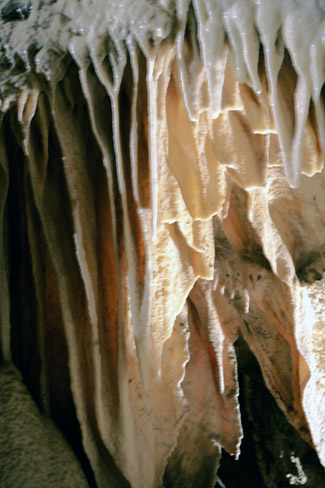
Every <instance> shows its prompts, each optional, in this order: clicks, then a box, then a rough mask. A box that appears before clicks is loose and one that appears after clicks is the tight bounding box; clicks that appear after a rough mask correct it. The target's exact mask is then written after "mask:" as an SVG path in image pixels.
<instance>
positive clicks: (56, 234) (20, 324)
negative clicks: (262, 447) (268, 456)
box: [0, 0, 325, 488]
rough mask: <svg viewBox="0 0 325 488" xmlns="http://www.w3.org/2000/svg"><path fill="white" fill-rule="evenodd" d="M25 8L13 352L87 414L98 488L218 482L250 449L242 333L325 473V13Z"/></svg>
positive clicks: (3, 80)
mask: <svg viewBox="0 0 325 488" xmlns="http://www.w3.org/2000/svg"><path fill="white" fill-rule="evenodd" d="M17 8H18V7H17ZM17 8H16V7H12V6H11V7H10V5H9V4H8V5H7V6H6V7H5V8H4V9H3V10H2V11H1V12H2V13H1V16H2V17H1V20H0V26H1V32H3V35H2V37H1V40H0V48H1V52H2V54H3V63H2V64H1V65H0V75H1V76H0V102H1V129H0V269H1V276H2V279H1V283H0V300H1V310H0V320H1V335H0V338H1V341H0V344H1V359H4V360H6V361H10V360H11V359H13V361H14V362H15V364H17V366H18V367H19V368H20V370H21V371H22V372H23V374H24V381H25V383H26V384H27V385H28V387H29V389H30V391H31V393H32V395H33V397H34V399H35V400H36V402H37V403H38V405H39V407H40V408H41V409H44V410H45V411H47V412H50V413H51V414H52V415H53V417H54V418H56V419H61V420H60V421H62V422H63V424H62V429H63V430H65V429H66V432H67V434H66V435H68V434H69V432H70V431H69V429H70V427H69V423H70V421H71V419H74V422H75V423H76V425H77V427H76V429H77V428H79V429H80V431H81V441H80V446H79V449H81V450H82V451H83V452H84V453H85V455H86V457H87V458H88V460H89V463H90V465H91V469H92V470H93V472H94V475H95V478H96V482H97V484H98V486H99V487H104V486H108V485H109V486H116V487H123V486H125V487H127V486H132V487H134V488H155V487H159V486H164V485H166V486H193V488H194V487H196V488H197V487H200V486H202V488H206V487H208V486H214V484H215V481H216V476H217V469H218V466H219V461H220V457H221V450H222V448H223V449H225V450H227V451H228V452H229V453H230V454H232V455H234V456H238V455H239V453H240V441H241V438H242V435H243V433H242V428H241V422H240V411H239V404H238V394H239V392H238V381H237V361H236V355H235V348H234V343H235V342H236V340H237V338H238V337H239V336H242V337H243V338H244V339H245V341H246V342H247V344H248V345H249V347H250V349H251V351H252V352H253V353H254V355H255V356H256V358H257V360H258V362H259V364H260V367H261V370H262V373H263V376H264V380H265V383H266V385H267V387H268V388H269V389H270V391H271V392H272V394H273V395H274V397H275V399H276V401H277V402H278V405H279V406H280V408H281V409H282V410H283V412H284V413H285V415H286V416H287V418H288V420H289V422H290V423H291V424H292V425H293V426H294V427H295V428H296V429H297V430H298V432H299V433H300V434H301V436H302V437H303V438H304V439H305V440H306V441H307V442H309V443H310V444H311V445H313V446H314V448H315V449H316V451H317V453H318V456H319V458H320V460H321V462H322V464H323V465H324V464H325V435H324V428H323V425H324V420H325V419H324V414H323V412H324V411H325V408H324V407H325V405H324V398H325V396H324V395H325V393H324V361H325V359H324V344H323V342H324V340H323V326H324V313H323V311H322V309H323V298H322V296H323V290H324V288H323V281H324V270H325V264H324V245H325V232H324V218H323V215H324V211H325V198H324V187H325V183H324V181H325V180H324V172H323V154H324V150H325V139H324V137H325V136H324V127H325V123H324V90H323V84H324V76H325V71H324V59H325V57H324V50H325V44H324V36H323V33H324V27H325V16H324V6H323V4H322V3H321V2H316V1H314V0H310V1H308V2H306V1H305V2H294V1H293V0H292V1H291V0H286V1H282V2H278V1H274V2H272V4H271V3H270V2H267V1H258V2H257V1H256V2H255V1H253V0H245V1H243V2H234V1H231V0H227V1H222V2H221V1H215V2H210V1H208V0H206V1H203V0H202V1H199V0H195V1H193V2H189V1H186V0H184V1H182V0H178V1H176V2H165V1H157V2H149V1H148V2H146V1H143V2H142V1H141V2H136V3H135V2H132V1H131V0H126V1H119V2H110V1H109V2H107V1H105V2H104V1H101V0H97V2H95V3H94V2H90V1H86V0H83V1H73V2H71V1H70V2H67V1H64V0H59V1H57V2H54V3H52V2H45V1H38V0H33V1H32V2H31V3H30V5H29V7H28V8H26V9H23V10H21V9H20V10H19V9H18V10H19V11H18V10H17ZM302 27H303V28H304V30H305V31H306V35H305V36H302V35H301V30H302ZM27 39H28V43H27V45H26V40H27ZM17 243H18V244H17ZM14 308H15V309H19V310H20V312H19V313H16V314H15V313H13V309H14ZM25 345H26V347H25ZM71 429H72V427H71ZM70 434H71V436H72V430H71V432H70ZM148 460H150V461H148Z"/></svg>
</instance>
